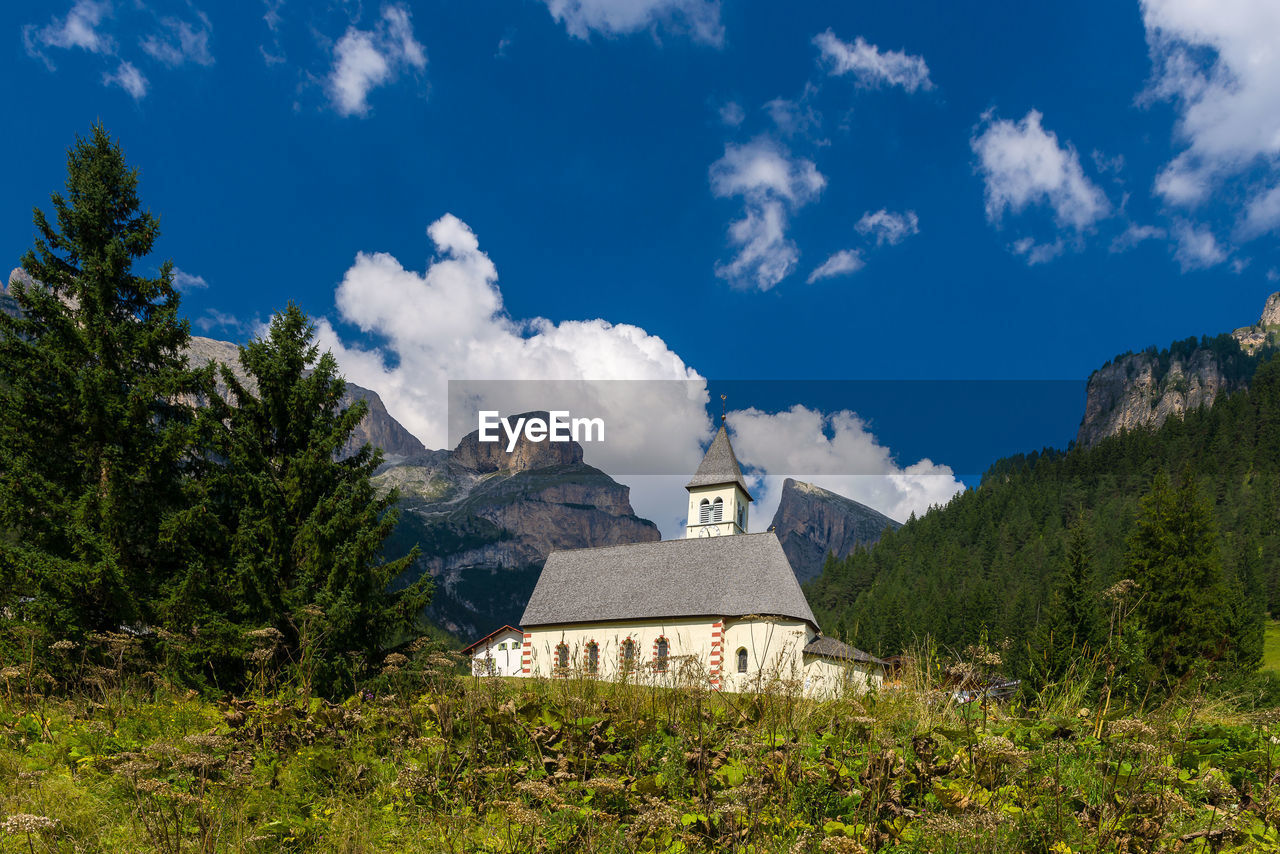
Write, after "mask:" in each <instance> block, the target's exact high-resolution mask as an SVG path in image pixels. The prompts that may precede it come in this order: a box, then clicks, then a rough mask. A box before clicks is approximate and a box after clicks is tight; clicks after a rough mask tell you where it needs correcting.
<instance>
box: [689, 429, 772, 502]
mask: <svg viewBox="0 0 1280 854" xmlns="http://www.w3.org/2000/svg"><path fill="white" fill-rule="evenodd" d="M722 483H736V484H738V486H740V487H742V491H743V492H746V493H747V500H748V501H754V500H755V499H753V498H752V497H751V493H750V492H747V483H746V481H744V480H743V479H742V469H741V468H740V467H739V466H738V457H737V456H736V455H735V454H734V453H733V445H731V444H729V432H728V431H727V430H725V428H724V424H721V425H720V430H719V431H718V432H717V433H716V437H715V438H714V439H712V440H711V447H709V448H707V454H706V456H704V457H703V458H702V462H701V463H700V464H699V465H698V470H697V471H696V472H694V473H693V480H691V481H689V482H688V483H686V484H685V489H688V488H689V487H691V486H718V485H719V484H722Z"/></svg>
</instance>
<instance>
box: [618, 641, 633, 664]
mask: <svg viewBox="0 0 1280 854" xmlns="http://www.w3.org/2000/svg"><path fill="white" fill-rule="evenodd" d="M621 658H622V668H623V669H624V670H630V669H631V668H633V667H635V664H636V642H635V641H633V640H632V639H631V638H627V639H626V640H624V641H623V642H622V652H621Z"/></svg>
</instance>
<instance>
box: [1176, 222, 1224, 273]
mask: <svg viewBox="0 0 1280 854" xmlns="http://www.w3.org/2000/svg"><path fill="white" fill-rule="evenodd" d="M1173 239H1174V241H1175V242H1176V248H1175V249H1174V253H1173V257H1174V260H1176V261H1177V262H1178V264H1179V265H1180V266H1181V267H1182V272H1184V273H1185V272H1187V271H1188V270H1203V269H1206V268H1208V267H1213V266H1216V265H1218V264H1221V263H1222V262H1223V261H1225V260H1227V253H1226V252H1225V251H1224V250H1223V249H1222V247H1221V246H1219V245H1218V241H1217V238H1215V237H1214V236H1213V232H1212V231H1210V230H1209V229H1208V227H1206V226H1197V225H1194V224H1192V223H1190V222H1187V221H1186V220H1179V221H1178V222H1176V223H1175V224H1174V226H1173Z"/></svg>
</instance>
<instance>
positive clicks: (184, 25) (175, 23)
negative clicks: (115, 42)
mask: <svg viewBox="0 0 1280 854" xmlns="http://www.w3.org/2000/svg"><path fill="white" fill-rule="evenodd" d="M196 15H197V17H198V19H199V25H198V26H193V25H192V24H190V23H188V22H187V21H183V20H179V19H178V18H162V19H161V20H160V32H158V33H153V34H151V35H149V36H147V37H145V38H144V39H142V41H141V45H142V49H143V50H144V51H146V52H147V54H148V55H150V56H151V57H152V58H154V59H156V60H158V61H160V62H162V63H164V64H165V65H167V66H169V67H170V68H176V67H177V66H179V65H182V64H183V63H186V62H193V63H195V64H196V65H204V66H209V65H213V54H212V53H210V51H209V30H210V27H209V17H208V16H207V15H205V14H204V13H203V12H197V13H196Z"/></svg>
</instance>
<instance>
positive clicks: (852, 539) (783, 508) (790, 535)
mask: <svg viewBox="0 0 1280 854" xmlns="http://www.w3.org/2000/svg"><path fill="white" fill-rule="evenodd" d="M900 527H902V525H901V523H899V522H895V521H894V520H892V519H890V518H889V517H888V516H886V515H884V514H883V513H881V512H879V511H878V510H873V509H872V508H870V507H868V506H867V505H865V504H861V503H859V502H857V501H854V500H853V499H852V498H845V497H844V496H843V495H837V494H836V493H834V492H830V491H828V490H825V489H822V488H821V487H818V486H814V485H813V484H809V483H804V482H803V481H798V480H793V479H792V478H787V479H786V480H785V481H784V482H783V484H782V500H781V501H780V502H779V503H778V510H777V512H775V513H774V514H773V529H774V533H776V534H777V535H778V540H779V541H780V542H781V543H782V550H783V551H784V552H786V555H787V559H788V560H790V561H791V568H792V569H793V570H794V571H795V574H796V578H797V579H798V580H799V581H800V583H802V584H803V583H804V582H806V581H809V580H810V579H814V578H817V577H818V576H819V575H821V574H822V564H823V562H824V561H825V560H826V557H827V553H828V552H830V553H831V554H834V555H835V556H836V557H837V558H842V557H845V556H846V555H848V554H849V553H850V552H852V551H853V550H854V549H855V548H857V547H858V546H869V545H871V544H873V543H875V542H876V541H877V540H879V539H880V535H881V534H883V533H884V532H885V529H887V528H888V529H894V530H896V529H898V528H900Z"/></svg>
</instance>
